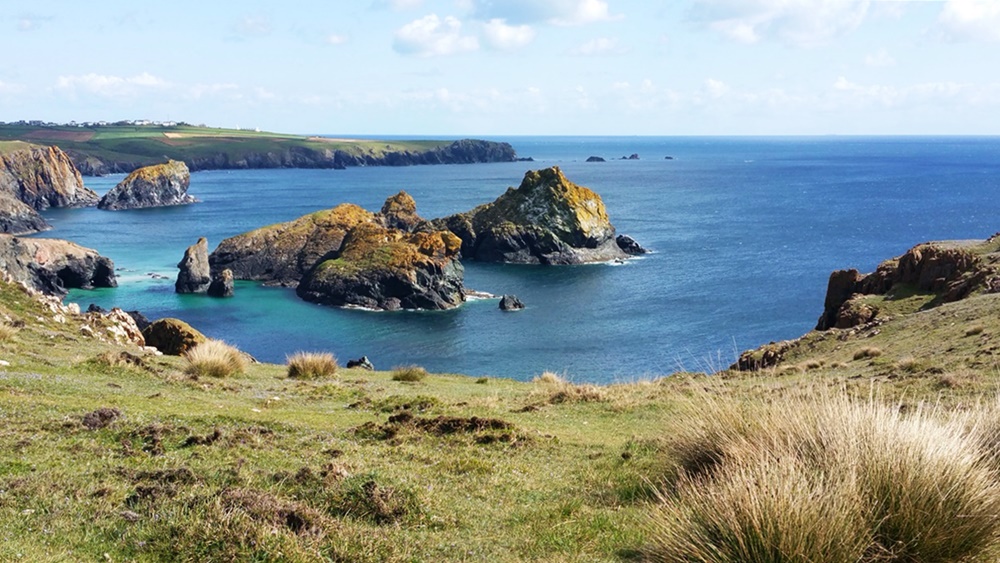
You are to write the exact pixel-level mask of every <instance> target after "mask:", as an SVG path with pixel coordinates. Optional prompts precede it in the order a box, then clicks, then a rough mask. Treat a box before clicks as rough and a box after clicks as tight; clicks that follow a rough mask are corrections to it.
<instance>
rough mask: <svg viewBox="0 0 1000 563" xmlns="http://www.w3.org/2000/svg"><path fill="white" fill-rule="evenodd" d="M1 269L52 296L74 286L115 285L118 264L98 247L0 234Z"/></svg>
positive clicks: (8, 275)
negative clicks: (104, 254) (99, 252)
mask: <svg viewBox="0 0 1000 563" xmlns="http://www.w3.org/2000/svg"><path fill="white" fill-rule="evenodd" d="M0 271H3V272H5V273H6V275H7V278H8V279H9V280H11V281H14V282H21V283H24V284H25V285H27V286H28V287H31V288H33V289H36V290H38V291H41V292H42V293H46V294H49V295H57V296H61V295H65V294H66V291H67V290H69V289H72V288H83V289H90V288H94V287H116V286H117V285H118V283H117V281H116V280H115V265H114V263H113V262H112V261H111V259H109V258H105V257H104V256H101V255H100V254H98V253H97V251H95V250H91V249H89V248H84V247H82V246H79V245H77V244H74V243H71V242H67V241H63V240H55V239H35V238H18V237H12V236H10V235H0Z"/></svg>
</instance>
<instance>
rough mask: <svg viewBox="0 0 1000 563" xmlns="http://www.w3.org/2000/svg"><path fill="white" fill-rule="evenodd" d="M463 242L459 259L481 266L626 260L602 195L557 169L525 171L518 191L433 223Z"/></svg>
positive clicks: (509, 192)
mask: <svg viewBox="0 0 1000 563" xmlns="http://www.w3.org/2000/svg"><path fill="white" fill-rule="evenodd" d="M431 224H432V225H433V227H434V228H437V229H447V230H449V231H451V232H453V233H455V234H456V235H457V236H458V237H459V238H461V239H462V257H463V258H470V259H475V260H481V261H484V262H507V263H520V264H582V263H586V262H604V261H609V260H616V259H621V258H625V257H627V254H626V253H625V252H624V251H622V249H621V248H619V247H618V245H617V244H616V243H615V228H614V227H613V226H612V225H611V222H610V221H609V220H608V215H607V211H606V210H605V208H604V202H603V201H601V197H600V196H599V195H597V194H596V193H594V192H593V191H591V190H589V189H587V188H585V187H583V186H578V185H576V184H574V183H572V182H570V181H569V180H567V179H566V177H565V176H564V175H563V173H562V171H561V170H559V168H558V167H552V168H547V169H545V170H536V171H529V172H528V173H526V174H525V175H524V180H523V181H522V182H521V185H520V187H518V188H516V189H515V188H509V189H508V190H507V192H506V193H505V194H503V195H502V196H500V197H499V198H497V199H496V200H495V201H494V202H492V203H488V204H486V205H481V206H479V207H477V208H475V209H473V210H472V211H469V212H466V213H460V214H457V215H452V216H449V217H445V218H443V219H436V220H434V221H432V222H431Z"/></svg>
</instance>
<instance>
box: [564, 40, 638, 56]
mask: <svg viewBox="0 0 1000 563" xmlns="http://www.w3.org/2000/svg"><path fill="white" fill-rule="evenodd" d="M571 52H572V53H573V54H574V55H582V56H585V57H595V56H606V55H622V54H625V53H627V52H628V49H626V48H624V47H622V46H621V45H619V44H618V40H617V39H614V38H611V37H598V38H597V39H592V40H590V41H587V42H586V43H584V44H582V45H579V46H578V47H576V48H575V49H573V50H572V51H571Z"/></svg>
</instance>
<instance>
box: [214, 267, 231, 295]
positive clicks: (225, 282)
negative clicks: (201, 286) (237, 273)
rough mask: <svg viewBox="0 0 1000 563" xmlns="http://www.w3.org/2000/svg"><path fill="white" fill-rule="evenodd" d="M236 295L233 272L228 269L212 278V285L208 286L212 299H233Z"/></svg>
mask: <svg viewBox="0 0 1000 563" xmlns="http://www.w3.org/2000/svg"><path fill="white" fill-rule="evenodd" d="M234 293H235V289H234V284H233V271H232V270H230V269H229V268H226V269H225V270H222V271H221V272H219V273H217V274H215V275H213V276H212V284H211V285H209V286H208V295H209V296H210V297H232V296H233V294H234Z"/></svg>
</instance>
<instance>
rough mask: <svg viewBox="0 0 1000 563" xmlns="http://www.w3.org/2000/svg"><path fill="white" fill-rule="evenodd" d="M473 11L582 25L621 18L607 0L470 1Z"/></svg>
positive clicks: (485, 16) (491, 16)
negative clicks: (613, 12) (611, 9)
mask: <svg viewBox="0 0 1000 563" xmlns="http://www.w3.org/2000/svg"><path fill="white" fill-rule="evenodd" d="M471 4H472V9H473V13H474V14H475V16H476V17H478V18H480V19H484V20H491V19H495V18H499V19H502V20H506V21H509V22H513V23H515V24H525V23H527V24H531V23H542V22H545V23H551V24H555V25H583V24H588V23H594V22H600V21H608V20H613V19H618V18H620V17H621V16H620V15H615V14H612V13H611V11H610V8H609V6H608V3H607V1H605V0H502V1H501V0H471Z"/></svg>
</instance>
